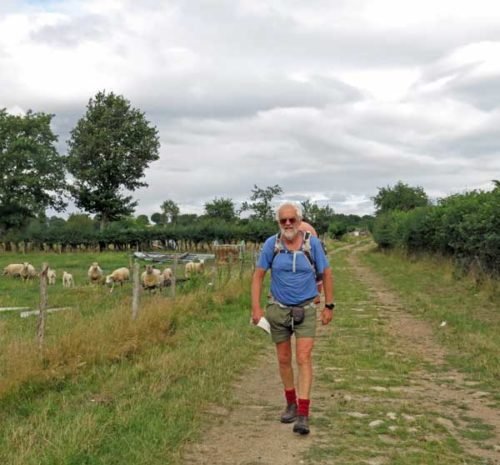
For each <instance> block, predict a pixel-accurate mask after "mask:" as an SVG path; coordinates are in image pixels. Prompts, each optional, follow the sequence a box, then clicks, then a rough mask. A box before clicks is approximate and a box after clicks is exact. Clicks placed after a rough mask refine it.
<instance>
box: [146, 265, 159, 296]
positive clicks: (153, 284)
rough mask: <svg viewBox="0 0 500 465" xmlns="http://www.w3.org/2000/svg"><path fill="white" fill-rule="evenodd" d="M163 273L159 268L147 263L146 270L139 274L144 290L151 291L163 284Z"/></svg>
mask: <svg viewBox="0 0 500 465" xmlns="http://www.w3.org/2000/svg"><path fill="white" fill-rule="evenodd" d="M163 281H164V278H163V274H162V273H161V271H160V270H157V269H156V268H153V265H147V266H146V271H144V272H143V273H142V275H141V282H142V287H143V289H144V290H148V291H153V290H155V289H160V290H161V288H162V286H163Z"/></svg>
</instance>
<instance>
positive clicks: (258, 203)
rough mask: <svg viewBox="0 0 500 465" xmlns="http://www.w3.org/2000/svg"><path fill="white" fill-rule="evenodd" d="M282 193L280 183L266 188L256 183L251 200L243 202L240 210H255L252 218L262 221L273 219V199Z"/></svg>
mask: <svg viewBox="0 0 500 465" xmlns="http://www.w3.org/2000/svg"><path fill="white" fill-rule="evenodd" d="M281 194H283V189H282V188H281V187H280V186H279V185H278V184H275V185H274V186H268V187H266V188H265V189H262V188H260V187H258V186H257V185H256V184H254V188H253V189H252V195H251V196H250V200H251V202H243V204H242V205H241V209H240V212H244V211H246V210H253V212H254V213H253V214H252V218H254V219H257V220H262V221H273V219H274V218H273V208H272V200H273V199H274V197H276V196H277V195H281Z"/></svg>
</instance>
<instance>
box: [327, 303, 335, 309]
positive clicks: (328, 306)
mask: <svg viewBox="0 0 500 465" xmlns="http://www.w3.org/2000/svg"><path fill="white" fill-rule="evenodd" d="M325 308H327V309H328V310H333V309H334V308H335V303H334V302H332V303H331V304H325Z"/></svg>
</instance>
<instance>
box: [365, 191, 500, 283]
mask: <svg viewBox="0 0 500 465" xmlns="http://www.w3.org/2000/svg"><path fill="white" fill-rule="evenodd" d="M373 237H374V239H375V241H376V242H377V244H378V245H379V246H380V247H382V248H396V247H400V248H404V249H406V250H408V251H410V252H422V251H426V252H433V253H440V254H443V255H446V256H452V257H453V258H454V259H455V260H456V262H457V263H459V264H460V265H462V266H463V267H465V268H470V267H471V266H476V267H478V268H479V269H480V270H481V271H483V272H485V273H488V274H491V275H496V276H499V275H500V188H498V187H497V188H496V189H494V190H493V191H489V192H484V191H480V190H476V191H471V192H467V193H465V194H456V195H452V196H450V197H447V198H445V199H443V200H441V201H439V203H438V204H437V205H435V206H428V207H419V208H415V209H413V210H410V211H399V210H393V211H389V212H385V213H383V214H379V215H378V216H377V218H376V220H375V224H374V227H373Z"/></svg>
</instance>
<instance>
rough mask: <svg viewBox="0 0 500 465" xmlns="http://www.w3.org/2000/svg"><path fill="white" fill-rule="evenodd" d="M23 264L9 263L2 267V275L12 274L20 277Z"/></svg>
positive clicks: (14, 276)
mask: <svg viewBox="0 0 500 465" xmlns="http://www.w3.org/2000/svg"><path fill="white" fill-rule="evenodd" d="M23 267H24V265H23V264H22V263H11V264H10V265H7V266H6V267H5V268H4V269H3V273H2V274H3V275H4V276H12V277H13V278H16V277H20V276H21V271H22V269H23Z"/></svg>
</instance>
